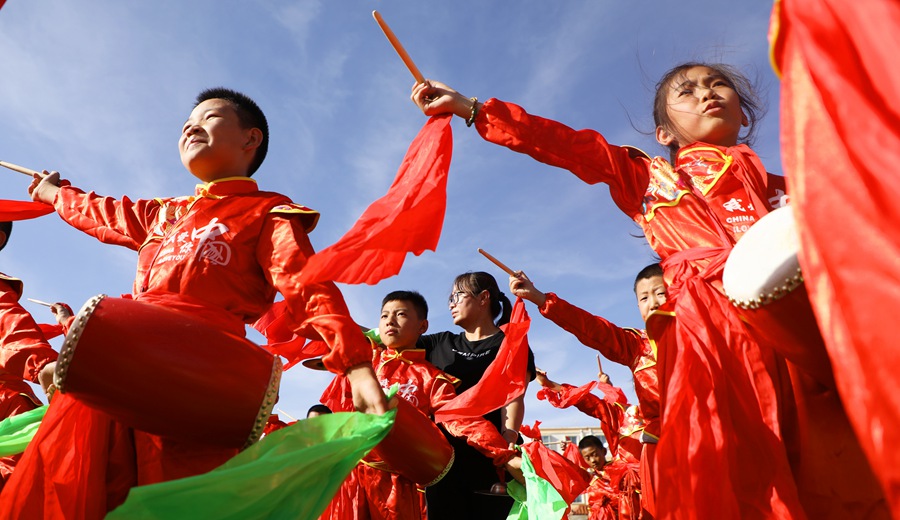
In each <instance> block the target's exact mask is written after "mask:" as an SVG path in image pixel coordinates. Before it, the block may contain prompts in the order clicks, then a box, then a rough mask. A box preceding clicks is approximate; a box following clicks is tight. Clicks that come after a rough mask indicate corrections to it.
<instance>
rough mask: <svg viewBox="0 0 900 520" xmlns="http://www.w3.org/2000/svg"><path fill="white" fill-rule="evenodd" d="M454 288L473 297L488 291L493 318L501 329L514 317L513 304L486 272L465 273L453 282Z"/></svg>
mask: <svg viewBox="0 0 900 520" xmlns="http://www.w3.org/2000/svg"><path fill="white" fill-rule="evenodd" d="M453 287H458V288H459V290H461V291H463V292H465V293H466V294H468V295H469V296H473V297H474V296H478V295H479V294H481V293H482V292H484V291H487V292H488V296H489V297H490V302H491V318H492V319H494V320H495V324H496V325H497V326H498V327H499V326H501V325H505V324H507V323H509V318H510V316H511V315H512V303H511V302H510V301H509V298H508V297H507V296H506V295H505V294H503V293H502V292H500V287H499V286H498V285H497V280H496V279H495V278H494V277H493V276H491V275H490V274H488V273H486V272H484V271H474V272H473V271H469V272H467V273H463V274H461V275H459V276H457V277H456V279H454V280H453ZM498 316H499V319H498Z"/></svg>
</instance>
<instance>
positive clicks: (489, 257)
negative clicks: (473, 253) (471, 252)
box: [478, 247, 516, 276]
mask: <svg viewBox="0 0 900 520" xmlns="http://www.w3.org/2000/svg"><path fill="white" fill-rule="evenodd" d="M478 252H479V253H481V254H483V255H484V257H485V258H487V259H488V260H490V261H491V262H494V265H496V266H497V267H499V268H500V269H503V271H505V272H506V274H508V275H510V276H516V272H515V271H513V270H512V269H510V268H509V267H507V266H506V264H504V263H503V262H501V261H500V260H497V259H496V258H494V257H493V256H491V254H490V253H488V252H487V251H485V250H484V249H481V248H480V247H479V248H478Z"/></svg>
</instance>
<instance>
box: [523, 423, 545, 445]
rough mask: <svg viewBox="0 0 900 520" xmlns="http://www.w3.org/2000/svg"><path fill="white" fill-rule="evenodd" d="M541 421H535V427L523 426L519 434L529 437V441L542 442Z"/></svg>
mask: <svg viewBox="0 0 900 520" xmlns="http://www.w3.org/2000/svg"><path fill="white" fill-rule="evenodd" d="M540 426H541V421H534V426H528V425H527V424H523V425H522V426H521V427H520V428H519V433H521V434H522V435H524V436H525V437H528V438H529V439H534V440H536V441H539V440H541V428H540Z"/></svg>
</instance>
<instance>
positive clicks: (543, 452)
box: [522, 441, 591, 504]
mask: <svg viewBox="0 0 900 520" xmlns="http://www.w3.org/2000/svg"><path fill="white" fill-rule="evenodd" d="M522 449H523V450H525V453H527V454H528V460H530V461H531V465H532V466H534V472H535V473H537V475H538V476H540V477H541V478H542V479H544V480H546V481H547V482H549V483H550V485H551V486H553V488H554V489H556V491H557V492H558V493H559V494H560V496H561V497H562V498H563V500H565V501H566V503H567V504H571V503H572V502H573V501H574V500H575V498H576V497H577V496H578V495H580V494H581V493H582V492H583V491H584V490H585V489H587V487H588V485H589V484H590V483H591V476H590V475H589V474H588V472H587V471H585V470H583V469H581V468H579V467H578V466H576V465H575V464H573V463H571V462H569V461H568V460H566V458H565V457H563V456H562V455H560V454H559V453H556V452H555V451H553V450H551V449H550V448H548V447H546V446H544V444H543V443H541V442H537V441H535V442H528V443H525V444H523V445H522Z"/></svg>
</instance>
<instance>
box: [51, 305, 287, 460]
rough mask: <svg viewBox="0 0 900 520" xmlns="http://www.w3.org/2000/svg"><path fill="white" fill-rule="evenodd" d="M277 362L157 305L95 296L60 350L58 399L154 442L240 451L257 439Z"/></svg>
mask: <svg viewBox="0 0 900 520" xmlns="http://www.w3.org/2000/svg"><path fill="white" fill-rule="evenodd" d="M280 380H281V360H280V359H279V358H278V357H277V356H273V355H272V354H270V353H268V352H266V351H265V350H264V349H262V348H260V347H259V346H257V345H255V344H254V343H252V342H250V341H249V340H247V339H246V338H242V337H239V336H236V335H234V334H230V333H228V332H224V331H222V330H220V329H218V328H217V327H215V326H214V325H212V324H209V323H207V322H205V321H202V320H199V319H196V318H192V317H191V316H190V315H188V314H185V313H183V312H178V311H175V310H172V309H169V308H166V307H162V306H160V305H151V304H147V303H143V302H139V301H134V300H130V299H123V298H109V297H106V296H105V295H100V296H96V297H94V298H92V299H90V300H88V302H87V303H86V304H85V305H84V307H83V308H82V309H81V311H80V312H79V313H78V315H77V316H76V317H75V320H74V322H73V323H72V326H71V328H70V330H69V334H68V335H67V336H66V339H65V341H64V342H63V346H62V349H61V350H60V354H59V359H58V361H57V365H56V372H55V374H54V383H55V384H56V386H57V387H58V389H59V391H60V392H62V393H66V394H71V395H72V396H74V397H77V398H78V399H79V400H80V401H82V402H84V403H85V404H87V405H88V406H91V407H93V408H96V409H99V410H101V411H104V412H106V413H109V414H110V415H111V416H113V417H114V418H115V419H116V420H118V421H120V422H122V423H124V424H126V425H128V426H131V427H133V428H135V429H138V430H142V431H145V432H148V433H152V434H155V435H161V436H166V437H171V438H175V439H179V440H185V441H199V442H202V443H204V444H213V445H219V446H223V447H235V448H240V447H244V446H246V445H249V444H252V443H253V442H255V441H257V440H258V439H259V436H260V434H261V433H262V430H263V427H264V426H265V424H266V421H267V419H268V416H269V414H270V413H271V411H272V407H273V406H274V405H275V400H276V398H277V395H278V386H279V383H280Z"/></svg>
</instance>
